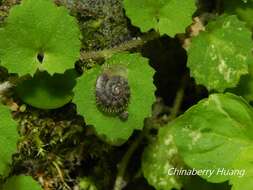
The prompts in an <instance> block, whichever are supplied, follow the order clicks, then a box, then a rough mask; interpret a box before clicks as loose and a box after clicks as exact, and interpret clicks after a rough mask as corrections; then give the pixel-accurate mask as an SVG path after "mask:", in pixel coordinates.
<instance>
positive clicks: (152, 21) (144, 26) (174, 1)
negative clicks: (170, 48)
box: [124, 0, 196, 36]
mask: <svg viewBox="0 0 253 190" xmlns="http://www.w3.org/2000/svg"><path fill="white" fill-rule="evenodd" d="M124 7H125V9H126V14H127V16H128V17H129V18H130V19H131V22H132V23H133V25H135V26H138V27H140V29H141V31H142V32H147V31H149V30H150V29H155V30H157V31H159V32H160V33H161V34H162V35H163V34H168V35H169V36H175V34H177V33H184V32H185V28H186V27H187V26H189V25H190V24H191V23H192V15H193V13H194V12H195V10H196V6H195V0H184V1H178V0H165V1H164V0H138V1H136V0H124Z"/></svg>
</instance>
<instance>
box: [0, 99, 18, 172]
mask: <svg viewBox="0 0 253 190" xmlns="http://www.w3.org/2000/svg"><path fill="white" fill-rule="evenodd" d="M0 118H1V119H0V175H2V176H6V175H7V174H8V172H9V166H10V164H11V162H12V159H11V157H12V154H13V153H15V151H16V144H17V140H18V132H17V124H16V122H15V121H14V120H13V119H12V117H11V113H10V110H9V109H8V108H7V107H5V106H3V105H2V104H0Z"/></svg>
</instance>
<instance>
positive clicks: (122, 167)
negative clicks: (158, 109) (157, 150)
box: [113, 128, 146, 190]
mask: <svg viewBox="0 0 253 190" xmlns="http://www.w3.org/2000/svg"><path fill="white" fill-rule="evenodd" d="M145 131H146V130H145V128H144V131H142V133H141V134H140V135H139V136H138V137H137V139H136V140H135V141H134V142H133V144H132V145H131V146H130V148H129V149H128V150H127V152H126V154H125V155H124V157H123V158H122V160H121V162H120V163H119V166H118V174H117V176H116V180H115V184H114V188H113V190H121V189H122V188H123V186H124V176H125V172H126V168H127V166H128V163H129V161H130V159H131V157H132V155H133V153H134V152H135V150H136V149H137V148H138V146H139V144H140V143H141V141H142V140H143V138H144V136H145V134H146V133H145Z"/></svg>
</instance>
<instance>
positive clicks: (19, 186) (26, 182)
mask: <svg viewBox="0 0 253 190" xmlns="http://www.w3.org/2000/svg"><path fill="white" fill-rule="evenodd" d="M3 190H42V187H41V186H40V185H39V184H38V182H37V181H35V180H34V179H33V178H32V177H31V176H24V175H19V176H13V177H11V178H9V179H8V180H7V181H6V183H5V184H4V185H3Z"/></svg>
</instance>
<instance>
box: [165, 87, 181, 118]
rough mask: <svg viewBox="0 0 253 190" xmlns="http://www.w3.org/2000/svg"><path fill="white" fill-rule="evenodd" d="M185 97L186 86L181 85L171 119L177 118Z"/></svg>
mask: <svg viewBox="0 0 253 190" xmlns="http://www.w3.org/2000/svg"><path fill="white" fill-rule="evenodd" d="M183 98H184V86H181V87H180V89H179V90H178V91H177V94H176V98H175V100H174V103H173V107H172V109H171V114H170V115H169V121H171V120H173V119H175V118H176V117H177V115H178V113H179V111H180V107H181V104H182V101H183Z"/></svg>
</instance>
